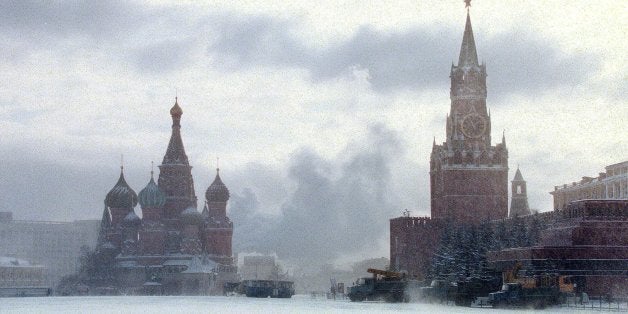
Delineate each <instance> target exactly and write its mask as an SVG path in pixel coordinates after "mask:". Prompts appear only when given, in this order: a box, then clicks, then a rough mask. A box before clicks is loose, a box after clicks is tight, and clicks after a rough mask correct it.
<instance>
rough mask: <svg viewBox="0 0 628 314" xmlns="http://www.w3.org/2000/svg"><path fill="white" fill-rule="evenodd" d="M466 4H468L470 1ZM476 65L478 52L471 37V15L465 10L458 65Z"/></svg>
mask: <svg viewBox="0 0 628 314" xmlns="http://www.w3.org/2000/svg"><path fill="white" fill-rule="evenodd" d="M467 4H468V5H469V6H470V5H471V4H470V1H469V2H468V3H467ZM478 65H479V63H478V53H477V51H476V49H475V39H474V38H473V28H472V27H471V16H470V15H469V12H468V11H467V23H466V25H465V27H464V35H463V37H462V46H461V47H460V57H459V58H458V66H459V67H463V66H478Z"/></svg>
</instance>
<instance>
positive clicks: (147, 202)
mask: <svg viewBox="0 0 628 314" xmlns="http://www.w3.org/2000/svg"><path fill="white" fill-rule="evenodd" d="M138 198H139V202H140V206H142V208H159V207H162V206H164V204H166V194H164V192H162V191H161V190H160V189H159V186H157V183H155V179H153V172H152V171H151V172H150V181H149V182H148V184H147V185H146V187H145V188H144V189H142V190H141V191H140V194H138Z"/></svg>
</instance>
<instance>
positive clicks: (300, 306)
mask: <svg viewBox="0 0 628 314" xmlns="http://www.w3.org/2000/svg"><path fill="white" fill-rule="evenodd" d="M215 312H218V313H247V314H248V313H291V314H292V313H430V314H431V313H448V314H451V313H490V314H495V313H517V312H533V311H532V310H528V311H526V310H494V309H491V308H464V307H457V306H447V305H434V304H421V303H374V302H364V303H354V302H349V301H344V300H339V301H332V300H326V299H312V298H310V297H309V296H301V295H297V296H294V297H293V298H292V299H255V298H246V297H187V296H181V297H175V296H167V297H165V296H164V297H136V296H129V297H45V298H2V299H0V313H20V314H21V313H146V314H149V313H215ZM542 312H543V313H574V312H575V313H600V310H591V309H588V310H582V309H573V308H550V309H545V310H543V311H542Z"/></svg>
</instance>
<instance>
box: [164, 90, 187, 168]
mask: <svg viewBox="0 0 628 314" xmlns="http://www.w3.org/2000/svg"><path fill="white" fill-rule="evenodd" d="M170 115H171V116H172V135H171V136H170V143H168V150H167V151H166V155H164V160H163V162H162V164H164V165H166V164H184V165H189V162H188V157H187V155H186V154H185V148H184V147H183V141H182V140H181V115H183V110H182V109H181V107H179V100H178V98H177V97H175V101H174V106H172V108H171V109H170Z"/></svg>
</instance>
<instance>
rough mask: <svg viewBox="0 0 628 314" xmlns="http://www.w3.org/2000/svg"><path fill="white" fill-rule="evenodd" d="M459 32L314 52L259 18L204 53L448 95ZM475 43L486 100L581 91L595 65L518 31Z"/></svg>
mask: <svg viewBox="0 0 628 314" xmlns="http://www.w3.org/2000/svg"><path fill="white" fill-rule="evenodd" d="M460 25H461V29H460V30H452V29H448V28H444V27H441V26H434V27H431V28H413V29H410V30H407V31H401V32H392V31H378V30H375V29H373V28H372V27H369V26H363V27H361V28H360V29H359V30H358V31H357V32H356V33H355V34H354V35H353V36H352V37H350V38H349V39H347V40H345V41H340V42H336V43H332V44H330V45H329V46H327V47H323V48H318V47H312V46H308V45H307V43H305V42H303V41H302V40H301V39H299V38H297V37H296V36H294V35H293V34H294V32H295V31H296V25H295V24H294V23H289V22H287V21H283V20H276V19H272V18H270V17H263V16H262V17H260V16H253V17H246V18H232V19H227V20H224V21H223V22H222V23H217V24H216V25H215V28H216V31H217V32H218V34H219V36H218V37H217V39H216V40H215V41H213V42H212V43H211V44H210V46H209V48H208V53H209V54H210V55H211V56H213V57H214V58H215V64H216V65H217V66H223V67H224V68H225V69H230V70H233V69H246V68H249V67H253V66H258V65H262V66H274V67H292V68H303V69H306V70H308V71H309V73H310V75H311V78H312V80H313V81H325V80H329V79H333V78H336V77H339V76H342V75H344V73H346V72H348V71H350V70H351V69H352V68H359V69H366V70H368V72H369V76H370V77H369V81H370V83H371V85H372V88H373V89H374V90H375V91H377V92H383V93H385V92H392V91H397V90H404V89H409V90H427V89H432V88H446V86H447V85H448V82H449V81H448V80H449V79H448V71H449V66H450V64H451V62H452V60H456V59H457V53H458V50H459V47H460V42H459V41H460V40H461V36H462V26H463V24H462V21H461V24H460ZM477 37H478V34H476V38H477ZM513 38H515V39H516V40H513ZM476 42H477V43H478V49H479V54H480V57H481V58H483V59H484V60H486V63H487V67H488V72H489V74H490V76H489V84H491V85H490V91H491V94H492V95H495V94H497V95H505V94H513V93H515V94H516V93H520V94H525V93H539V92H543V91H547V90H551V89H553V88H555V87H557V86H561V85H567V86H568V85H573V84H579V83H582V82H584V81H586V80H587V78H588V77H589V76H590V75H591V74H592V73H594V72H595V71H597V70H598V68H599V66H600V65H599V58H598V57H597V56H595V55H592V54H589V53H586V52H583V53H575V54H567V53H566V52H564V51H562V50H561V49H560V48H559V47H558V46H557V45H556V44H554V43H552V42H551V41H548V40H543V39H541V38H540V37H538V36H537V35H535V34H530V33H526V32H518V31H517V30H514V31H511V32H509V33H505V34H502V35H500V36H496V37H492V38H488V39H483V38H477V40H476Z"/></svg>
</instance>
